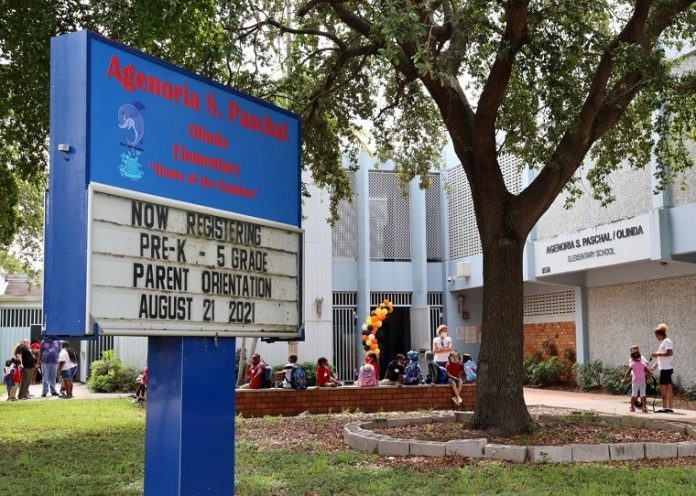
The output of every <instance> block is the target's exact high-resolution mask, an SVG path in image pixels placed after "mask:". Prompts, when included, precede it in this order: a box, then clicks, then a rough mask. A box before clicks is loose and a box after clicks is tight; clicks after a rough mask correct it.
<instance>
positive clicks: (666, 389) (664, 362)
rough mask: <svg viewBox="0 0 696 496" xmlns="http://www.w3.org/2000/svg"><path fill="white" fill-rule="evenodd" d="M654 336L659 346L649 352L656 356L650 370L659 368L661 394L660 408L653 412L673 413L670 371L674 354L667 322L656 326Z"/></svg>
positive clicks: (672, 369)
mask: <svg viewBox="0 0 696 496" xmlns="http://www.w3.org/2000/svg"><path fill="white" fill-rule="evenodd" d="M655 338H656V339H657V340H658V341H659V342H660V346H659V347H658V348H657V351H653V352H652V354H651V356H652V357H653V358H657V363H656V364H655V365H653V367H652V370H655V367H659V368H660V395H661V396H662V408H661V409H659V410H657V412H655V413H673V410H672V401H673V400H674V391H673V390H672V372H673V371H674V365H673V362H672V357H673V356H674V346H673V345H672V340H671V339H669V338H668V337H667V324H660V325H659V326H657V329H655Z"/></svg>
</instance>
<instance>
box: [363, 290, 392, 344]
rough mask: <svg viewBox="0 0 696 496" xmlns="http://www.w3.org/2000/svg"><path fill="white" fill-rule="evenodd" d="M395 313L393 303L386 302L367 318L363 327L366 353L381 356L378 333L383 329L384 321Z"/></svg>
mask: <svg viewBox="0 0 696 496" xmlns="http://www.w3.org/2000/svg"><path fill="white" fill-rule="evenodd" d="M393 311H394V305H392V302H391V301H389V300H384V301H383V302H382V303H380V304H379V306H378V307H377V308H375V309H374V310H372V311H371V312H370V315H368V316H367V317H366V318H365V323H364V324H363V326H362V341H363V348H365V353H367V352H369V351H374V352H375V353H377V355H379V353H380V350H379V344H378V342H377V331H379V329H380V328H381V327H382V321H383V320H384V319H386V318H387V316H388V315H389V314H390V313H392V312H393Z"/></svg>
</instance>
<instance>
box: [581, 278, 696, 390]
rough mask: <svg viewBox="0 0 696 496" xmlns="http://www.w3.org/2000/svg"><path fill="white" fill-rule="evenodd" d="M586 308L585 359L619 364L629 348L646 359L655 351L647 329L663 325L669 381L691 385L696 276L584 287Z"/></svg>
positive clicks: (695, 370) (695, 378) (695, 368)
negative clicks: (669, 353)
mask: <svg viewBox="0 0 696 496" xmlns="http://www.w3.org/2000/svg"><path fill="white" fill-rule="evenodd" d="M587 306H588V330H589V355H590V357H589V358H590V359H591V360H595V359H597V360H601V361H602V362H604V363H605V364H610V365H614V366H615V365H623V364H625V363H628V350H629V347H630V346H631V345H632V344H637V345H638V346H639V347H640V349H641V352H642V353H643V354H644V355H645V356H648V354H649V353H650V351H652V350H655V349H657V341H656V340H655V335H654V333H653V330H654V329H655V327H656V326H657V324H659V323H660V322H665V323H667V325H668V326H669V330H668V331H667V336H668V337H670V338H671V339H672V341H673V342H674V377H675V380H676V381H677V382H678V383H681V385H682V386H688V385H691V384H693V383H695V382H696V361H695V360H694V359H693V356H694V354H695V353H696V325H695V324H696V276H686V277H675V278H670V279H659V280H653V281H644V282H638V283H632V284H622V285H616V286H605V287H598V288H588V290H587Z"/></svg>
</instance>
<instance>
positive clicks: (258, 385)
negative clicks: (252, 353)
mask: <svg viewBox="0 0 696 496" xmlns="http://www.w3.org/2000/svg"><path fill="white" fill-rule="evenodd" d="M263 369H264V366H263V365H262V364H261V363H260V362H259V363H252V364H251V365H249V370H247V377H249V389H262V388H263V373H264V370H263Z"/></svg>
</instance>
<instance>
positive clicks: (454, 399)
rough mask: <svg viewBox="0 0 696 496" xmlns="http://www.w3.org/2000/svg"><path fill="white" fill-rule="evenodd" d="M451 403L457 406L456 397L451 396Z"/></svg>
mask: <svg viewBox="0 0 696 496" xmlns="http://www.w3.org/2000/svg"><path fill="white" fill-rule="evenodd" d="M452 402H453V403H454V404H455V405H457V406H459V403H457V397H456V396H452Z"/></svg>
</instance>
